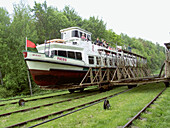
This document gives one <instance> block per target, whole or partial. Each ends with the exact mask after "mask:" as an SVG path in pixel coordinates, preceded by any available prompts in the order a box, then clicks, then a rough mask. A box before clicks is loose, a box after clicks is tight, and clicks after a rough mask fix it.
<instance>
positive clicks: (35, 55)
mask: <svg viewBox="0 0 170 128" xmlns="http://www.w3.org/2000/svg"><path fill="white" fill-rule="evenodd" d="M32 56H38V57H41V55H37V54H32Z"/></svg>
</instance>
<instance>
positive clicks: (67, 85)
mask: <svg viewBox="0 0 170 128" xmlns="http://www.w3.org/2000/svg"><path fill="white" fill-rule="evenodd" d="M60 32H61V39H52V40H48V41H45V43H43V44H40V45H37V46H36V49H37V51H38V52H30V51H24V52H23V54H24V59H25V62H26V64H27V66H28V69H29V71H30V73H31V75H32V77H33V80H34V81H35V83H36V84H37V85H39V86H40V87H42V88H56V89H71V88H72V87H73V85H78V84H80V82H81V81H82V79H83V78H84V76H85V75H86V73H87V71H88V70H89V68H91V67H92V68H95V67H102V70H105V69H106V68H112V69H113V70H115V69H116V67H117V62H118V60H120V59H122V58H127V60H134V63H133V64H132V63H131V61H126V65H127V66H128V65H129V66H135V65H136V60H137V59H136V57H137V56H139V57H141V58H143V63H146V61H145V59H144V57H142V56H140V55H137V54H134V53H131V52H128V51H125V50H122V49H116V48H110V47H109V48H108V47H106V46H103V45H98V44H95V43H94V42H93V41H92V40H91V35H92V33H91V32H88V31H86V30H84V29H82V28H79V27H69V28H66V29H62V30H60ZM82 36H84V37H85V38H81V37H82Z"/></svg>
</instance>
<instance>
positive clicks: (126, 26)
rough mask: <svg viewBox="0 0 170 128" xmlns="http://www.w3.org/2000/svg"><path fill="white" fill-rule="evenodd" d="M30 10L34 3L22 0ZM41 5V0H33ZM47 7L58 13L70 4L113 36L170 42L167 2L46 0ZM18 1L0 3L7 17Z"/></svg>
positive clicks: (144, 0)
mask: <svg viewBox="0 0 170 128" xmlns="http://www.w3.org/2000/svg"><path fill="white" fill-rule="evenodd" d="M23 1H24V3H25V4H28V5H30V6H31V7H33V5H34V1H35V0H23ZM36 1H37V2H40V3H42V2H43V1H44V0H36ZM46 1H47V5H48V6H53V7H57V8H58V9H59V10H62V9H63V8H64V6H65V5H70V7H72V8H74V9H75V10H76V12H77V13H78V14H79V15H80V16H81V17H82V18H87V19H88V18H89V17H90V16H96V17H97V16H98V17H99V18H100V19H102V20H104V22H105V23H107V29H112V30H113V31H114V32H116V33H117V34H120V33H125V34H127V35H128V36H130V37H136V38H138V37H140V38H143V39H145V40H149V41H152V42H153V43H156V42H158V43H159V44H160V45H163V44H164V43H166V42H170V0H46ZM19 2H20V0H0V7H5V8H6V9H7V10H8V12H9V13H10V14H11V13H12V12H13V4H14V3H16V4H18V3H19Z"/></svg>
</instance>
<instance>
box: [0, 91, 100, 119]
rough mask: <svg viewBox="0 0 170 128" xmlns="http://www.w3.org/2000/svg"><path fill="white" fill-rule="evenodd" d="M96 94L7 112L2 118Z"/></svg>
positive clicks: (1, 115) (0, 115)
mask: <svg viewBox="0 0 170 128" xmlns="http://www.w3.org/2000/svg"><path fill="white" fill-rule="evenodd" d="M96 94H98V93H95V94H89V95H84V96H78V97H75V98H70V99H66V100H62V101H57V102H53V103H49V104H43V105H39V106H35V107H31V108H27V109H22V110H18V111H13V112H7V113H3V114H0V117H3V116H8V115H11V114H14V113H19V112H26V111H31V110H35V109H38V108H40V107H47V106H51V105H54V104H59V103H64V102H68V101H72V100H75V99H81V98H85V97H88V96H93V95H96Z"/></svg>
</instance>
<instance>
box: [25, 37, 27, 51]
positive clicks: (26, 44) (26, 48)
mask: <svg viewBox="0 0 170 128" xmlns="http://www.w3.org/2000/svg"><path fill="white" fill-rule="evenodd" d="M25 50H26V51H27V37H26V45H25Z"/></svg>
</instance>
